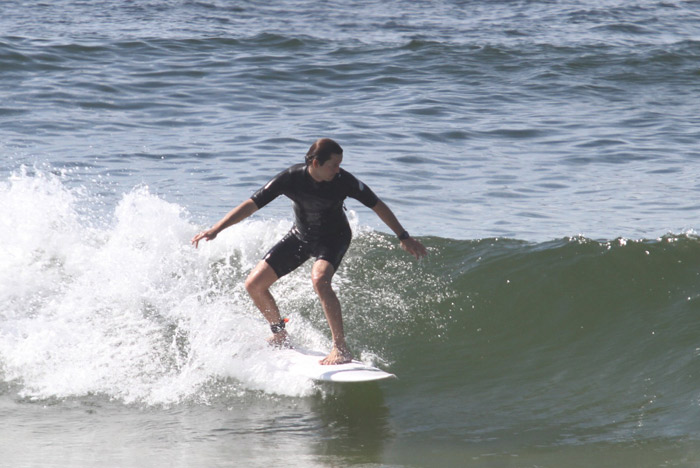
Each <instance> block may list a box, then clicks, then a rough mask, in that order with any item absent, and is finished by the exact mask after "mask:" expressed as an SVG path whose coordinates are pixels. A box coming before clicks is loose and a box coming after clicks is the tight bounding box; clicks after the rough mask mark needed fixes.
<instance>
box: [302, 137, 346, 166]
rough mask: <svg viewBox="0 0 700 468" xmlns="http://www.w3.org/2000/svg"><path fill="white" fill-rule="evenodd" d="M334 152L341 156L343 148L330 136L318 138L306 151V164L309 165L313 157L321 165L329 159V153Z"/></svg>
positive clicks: (332, 153)
mask: <svg viewBox="0 0 700 468" xmlns="http://www.w3.org/2000/svg"><path fill="white" fill-rule="evenodd" d="M334 154H337V155H340V156H342V155H343V148H341V147H340V145H339V144H338V143H336V142H335V141H333V140H331V139H330V138H319V139H318V140H316V141H315V142H314V144H313V145H311V148H309V151H308V152H307V153H306V165H307V166H310V165H311V164H312V162H313V160H314V159H315V160H317V161H318V163H319V164H321V165H323V163H325V162H326V161H328V160H329V159H331V155H334Z"/></svg>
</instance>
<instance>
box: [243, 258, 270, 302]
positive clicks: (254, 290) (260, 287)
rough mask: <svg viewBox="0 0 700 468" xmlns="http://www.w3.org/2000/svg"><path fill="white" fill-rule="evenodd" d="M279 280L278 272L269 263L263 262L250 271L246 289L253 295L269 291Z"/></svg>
mask: <svg viewBox="0 0 700 468" xmlns="http://www.w3.org/2000/svg"><path fill="white" fill-rule="evenodd" d="M275 281H277V274H276V273H275V271H274V270H273V269H272V267H270V266H269V265H268V264H267V263H264V262H262V263H261V264H259V265H258V266H257V267H255V269H254V270H253V271H251V272H250V274H249V275H248V278H246V280H245V289H246V291H248V294H250V295H251V296H256V295H259V294H261V293H264V292H265V291H267V290H268V289H269V288H270V286H271V285H272V283H274V282H275Z"/></svg>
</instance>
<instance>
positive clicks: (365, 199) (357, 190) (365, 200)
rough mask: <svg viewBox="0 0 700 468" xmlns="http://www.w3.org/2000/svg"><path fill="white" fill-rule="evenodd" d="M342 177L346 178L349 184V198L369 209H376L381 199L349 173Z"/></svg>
mask: <svg viewBox="0 0 700 468" xmlns="http://www.w3.org/2000/svg"><path fill="white" fill-rule="evenodd" d="M342 176H343V178H346V183H347V184H348V197H352V198H354V199H355V200H358V201H359V202H360V203H362V204H363V205H365V206H366V207H367V208H374V206H375V205H376V204H377V202H378V201H379V197H377V196H376V195H375V194H374V192H373V191H372V189H371V188H369V187H368V186H367V185H365V184H364V183H362V182H361V181H360V180H359V179H358V178H356V177H355V176H353V175H352V174H350V173H349V172H344V173H343V175H342Z"/></svg>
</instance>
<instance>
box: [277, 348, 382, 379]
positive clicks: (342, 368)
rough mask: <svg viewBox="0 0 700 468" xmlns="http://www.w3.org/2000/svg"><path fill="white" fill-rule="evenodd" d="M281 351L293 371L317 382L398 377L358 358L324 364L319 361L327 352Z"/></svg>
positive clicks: (293, 349) (297, 349) (296, 349)
mask: <svg viewBox="0 0 700 468" xmlns="http://www.w3.org/2000/svg"><path fill="white" fill-rule="evenodd" d="M279 353H280V354H281V357H282V359H284V360H285V361H287V362H288V363H289V365H288V369H289V370H290V371H291V372H294V373H297V374H299V375H303V376H304V377H308V378H310V379H312V380H315V381H317V382H343V383H351V382H373V381H377V380H385V379H395V378H396V376H395V375H394V374H390V373H388V372H384V371H383V370H381V369H377V368H376V367H372V366H368V365H367V364H364V363H362V362H360V361H357V360H353V361H352V362H348V363H346V364H337V365H332V366H324V365H322V364H320V363H319V361H320V360H321V359H323V358H324V357H326V353H322V352H320V351H312V350H307V349H303V348H292V349H283V350H280V351H279Z"/></svg>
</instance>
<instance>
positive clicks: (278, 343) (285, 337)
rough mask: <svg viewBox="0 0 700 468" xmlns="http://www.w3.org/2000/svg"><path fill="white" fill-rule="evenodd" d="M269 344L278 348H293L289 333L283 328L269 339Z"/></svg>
mask: <svg viewBox="0 0 700 468" xmlns="http://www.w3.org/2000/svg"><path fill="white" fill-rule="evenodd" d="M267 342H268V344H270V345H272V346H274V347H276V348H292V343H291V340H290V339H289V334H288V333H287V332H286V331H284V330H282V331H280V332H277V333H275V334H274V335H272V336H271V337H269V338H268V339H267Z"/></svg>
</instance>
